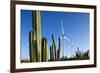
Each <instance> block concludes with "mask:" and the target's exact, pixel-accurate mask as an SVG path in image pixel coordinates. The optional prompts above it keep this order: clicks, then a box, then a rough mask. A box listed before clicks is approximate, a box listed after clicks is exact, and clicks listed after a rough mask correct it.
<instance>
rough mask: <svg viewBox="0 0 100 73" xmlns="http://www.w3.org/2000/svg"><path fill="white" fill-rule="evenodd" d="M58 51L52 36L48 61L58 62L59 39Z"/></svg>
mask: <svg viewBox="0 0 100 73" xmlns="http://www.w3.org/2000/svg"><path fill="white" fill-rule="evenodd" d="M58 41H59V42H58V50H57V48H56V45H55V41H54V36H53V34H52V45H51V46H50V60H51V61H58V60H60V37H59V38H58Z"/></svg>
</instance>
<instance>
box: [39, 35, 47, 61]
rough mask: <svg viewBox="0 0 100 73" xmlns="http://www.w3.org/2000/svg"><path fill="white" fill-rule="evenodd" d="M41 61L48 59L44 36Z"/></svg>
mask: <svg viewBox="0 0 100 73" xmlns="http://www.w3.org/2000/svg"><path fill="white" fill-rule="evenodd" d="M41 56H42V62H47V61H48V44H47V39H46V38H45V37H43V38H42V53H41Z"/></svg>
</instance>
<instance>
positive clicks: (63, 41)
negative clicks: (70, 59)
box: [60, 21, 70, 57]
mask: <svg viewBox="0 0 100 73" xmlns="http://www.w3.org/2000/svg"><path fill="white" fill-rule="evenodd" d="M61 31H62V34H61V37H60V39H61V40H62V51H63V53H62V54H63V55H62V57H64V49H65V40H67V41H70V40H69V39H68V37H67V35H66V34H65V32H64V27H63V21H61Z"/></svg>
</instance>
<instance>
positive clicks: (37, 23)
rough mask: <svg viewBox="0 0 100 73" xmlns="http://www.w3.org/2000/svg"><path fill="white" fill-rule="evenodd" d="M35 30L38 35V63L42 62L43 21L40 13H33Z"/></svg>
mask: <svg viewBox="0 0 100 73" xmlns="http://www.w3.org/2000/svg"><path fill="white" fill-rule="evenodd" d="M32 23H33V30H34V32H35V33H36V45H35V46H36V49H37V57H38V58H37V62H41V24H40V23H41V21H40V11H32Z"/></svg>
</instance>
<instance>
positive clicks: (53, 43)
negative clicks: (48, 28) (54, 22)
mask: <svg viewBox="0 0 100 73" xmlns="http://www.w3.org/2000/svg"><path fill="white" fill-rule="evenodd" d="M52 46H53V47H52V48H53V49H54V50H53V51H54V54H55V55H54V57H55V60H56V58H57V53H56V44H55V40H54V35H53V34H52Z"/></svg>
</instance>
